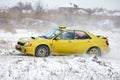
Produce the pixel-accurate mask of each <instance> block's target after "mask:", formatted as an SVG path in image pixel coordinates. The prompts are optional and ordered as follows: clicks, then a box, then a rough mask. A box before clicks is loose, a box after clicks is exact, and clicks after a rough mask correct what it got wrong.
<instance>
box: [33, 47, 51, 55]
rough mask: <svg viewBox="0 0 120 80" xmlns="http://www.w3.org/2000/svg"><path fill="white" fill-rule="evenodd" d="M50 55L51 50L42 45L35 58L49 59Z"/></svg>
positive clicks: (37, 49) (38, 48)
mask: <svg viewBox="0 0 120 80" xmlns="http://www.w3.org/2000/svg"><path fill="white" fill-rule="evenodd" d="M49 55H50V50H49V48H48V47H47V46H45V45H41V46H38V47H37V48H36V51H35V56H36V57H47V56H49Z"/></svg>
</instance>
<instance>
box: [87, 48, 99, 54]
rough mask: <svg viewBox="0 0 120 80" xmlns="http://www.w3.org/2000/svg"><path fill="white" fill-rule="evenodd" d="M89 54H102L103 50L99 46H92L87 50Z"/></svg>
mask: <svg viewBox="0 0 120 80" xmlns="http://www.w3.org/2000/svg"><path fill="white" fill-rule="evenodd" d="M87 53H88V54H89V55H95V56H101V50H100V48H97V47H92V48H90V49H89V50H88V52H87Z"/></svg>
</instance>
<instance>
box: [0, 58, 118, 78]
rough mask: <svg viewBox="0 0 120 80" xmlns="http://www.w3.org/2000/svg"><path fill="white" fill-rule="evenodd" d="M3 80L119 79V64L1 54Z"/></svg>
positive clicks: (0, 70)
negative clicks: (4, 55)
mask: <svg viewBox="0 0 120 80" xmlns="http://www.w3.org/2000/svg"><path fill="white" fill-rule="evenodd" d="M0 57H1V59H0V79H1V80H119V79H120V70H119V69H118V67H117V65H114V64H113V63H111V62H104V61H102V60H99V61H92V59H90V58H88V59H85V58H82V57H73V56H72V57H71V56H69V57H65V56H64V57H63V56H59V57H56V56H51V57H47V58H34V57H26V56H24V57H21V56H19V57H16V56H6V57H5V58H4V57H3V56H0ZM6 63H7V64H6Z"/></svg>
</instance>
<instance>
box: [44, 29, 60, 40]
mask: <svg viewBox="0 0 120 80" xmlns="http://www.w3.org/2000/svg"><path fill="white" fill-rule="evenodd" d="M59 33H60V30H58V29H56V30H54V31H51V32H49V33H47V34H45V35H43V37H44V38H46V39H52V38H53V37H55V36H56V35H57V34H59Z"/></svg>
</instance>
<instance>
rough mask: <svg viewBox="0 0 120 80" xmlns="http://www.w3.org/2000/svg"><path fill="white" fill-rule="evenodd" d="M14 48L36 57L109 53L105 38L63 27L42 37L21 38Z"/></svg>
mask: <svg viewBox="0 0 120 80" xmlns="http://www.w3.org/2000/svg"><path fill="white" fill-rule="evenodd" d="M15 47H16V49H17V50H19V51H20V52H22V53H24V54H31V55H34V56H36V57H46V56H49V55H50V54H53V55H71V54H81V53H87V54H95V55H99V56H100V55H101V54H102V53H107V52H109V51H110V48H109V43H108V39H107V37H104V36H99V35H98V36H95V35H93V34H92V33H90V32H88V31H85V30H81V29H76V28H68V27H64V26H60V27H59V28H58V29H55V30H54V31H52V32H50V33H48V34H46V35H43V36H39V37H29V38H21V39H19V41H18V42H17V44H16V46H15Z"/></svg>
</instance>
